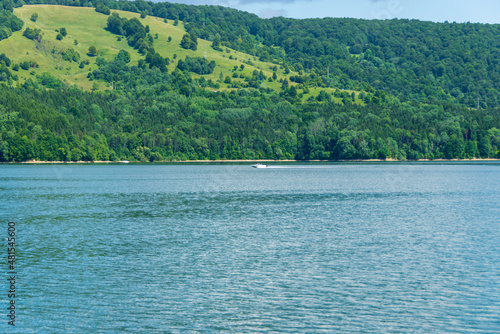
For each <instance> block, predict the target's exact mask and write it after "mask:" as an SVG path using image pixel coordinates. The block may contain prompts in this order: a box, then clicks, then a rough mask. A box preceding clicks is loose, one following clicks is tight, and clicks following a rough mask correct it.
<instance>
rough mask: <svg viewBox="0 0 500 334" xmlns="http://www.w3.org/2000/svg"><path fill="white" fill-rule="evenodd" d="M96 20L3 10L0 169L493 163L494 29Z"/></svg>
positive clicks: (221, 15)
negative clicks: (93, 164)
mask: <svg viewBox="0 0 500 334" xmlns="http://www.w3.org/2000/svg"><path fill="white" fill-rule="evenodd" d="M3 7H4V8H6V6H5V4H4V5H3ZM98 7H99V11H101V12H104V13H101V12H96V10H95V9H94V8H88V7H78V6H74V4H73V6H54V5H43V4H41V5H24V6H22V7H18V8H15V9H14V10H13V14H12V13H11V12H10V11H9V10H4V11H2V15H3V16H2V17H4V18H7V19H5V20H4V21H0V26H2V25H3V26H5V27H7V26H9V27H10V28H5V29H4V31H5V32H6V33H5V34H4V37H3V39H1V40H0V73H1V75H0V81H1V82H0V161H24V160H30V159H35V160H47V161H56V160H57V161H59V160H62V161H77V160H87V161H89V160H90V161H93V160H120V159H126V160H132V161H163V160H167V161H171V160H187V159H190V160H193V159H201V160H205V159H299V160H308V159H322V160H338V159H389V158H390V159H399V160H406V159H437V158H447V159H453V158H500V144H499V142H500V130H498V129H500V113H499V111H498V108H496V101H497V100H496V99H497V97H498V96H497V95H498V89H497V88H498V81H496V79H495V78H497V74H498V72H499V71H498V58H497V57H496V54H497V52H498V48H497V47H496V45H497V44H495V43H496V42H493V41H491V33H493V32H495V31H496V29H497V28H498V27H497V26H484V27H483V26H480V27H479V26H478V27H479V28H484V29H476V28H478V27H476V26H475V25H471V26H468V25H455V24H451V25H450V26H449V27H448V26H446V27H447V28H446V29H448V30H449V31H448V33H445V32H442V29H441V26H437V25H435V24H431V23H426V22H406V21H403V20H391V21H380V22H379V21H374V22H365V21H363V20H348V19H339V20H337V19H331V20H330V19H327V20H326V19H325V20H287V19H273V20H261V19H259V18H257V17H256V16H255V15H251V14H248V13H244V12H238V11H235V10H232V9H229V8H224V7H214V6H185V5H175V4H169V3H161V4H154V3H149V2H144V1H137V2H114V1H108V2H105V4H99V6H98ZM110 8H111V9H110ZM34 14H36V15H34ZM107 14H109V15H107ZM151 14H154V15H157V16H156V17H155V16H152V15H151ZM16 17H17V18H16ZM18 18H21V19H22V20H19V19H18ZM32 18H33V20H32ZM200 18H205V19H204V20H203V25H201V23H202V21H201V20H200ZM2 20H3V19H2ZM22 23H24V25H25V26H24V27H22V28H21V27H20V24H22ZM363 24H370V25H371V26H372V27H373V26H378V27H379V28H380V29H378V28H377V29H378V30H377V31H378V32H377V33H374V32H370V31H368V30H367V28H366V27H365V28H364V30H363V31H364V32H363V33H362V34H361V33H360V30H359V29H360V27H362V26H363ZM342 25H344V26H345V27H344V29H342V28H341V26H342ZM391 27H392V28H393V30H389V29H388V28H391ZM443 27H444V26H443ZM471 27H472V28H474V29H472V28H471ZM403 28H404V29H406V30H404V29H403ZM401 29H403V30H404V31H403V30H401ZM446 29H445V30H443V31H446ZM464 29H465V30H464ZM469 30H470V31H475V33H472V32H467V34H469V35H470V37H475V38H476V37H477V38H476V39H475V40H473V39H472V38H466V39H464V38H462V39H463V41H462V42H460V40H461V39H460V38H459V37H460V36H462V35H460V33H459V31H462V32H463V31H469ZM419 31H420V32H419ZM425 31H431V32H432V34H435V35H436V36H435V38H434V42H433V43H434V44H433V45H434V47H433V48H429V47H428V45H430V44H429V43H430V42H429V41H425V40H422V38H423V37H422V36H423V35H422V32H425ZM272 33H274V34H275V37H272V36H271V34H272ZM332 33H334V34H336V35H335V38H333V37H332V36H330V35H331V34H332ZM478 33H481V34H482V35H484V36H485V37H484V39H481V36H479V35H477V34H478ZM359 34H361V35H363V34H364V35H363V36H364V37H363V36H361V35H359ZM398 34H399V35H398ZM432 34H430V35H432ZM316 35H317V36H316ZM469 35H468V36H469ZM263 36H266V37H263ZM313 36H315V37H313ZM349 36H351V37H352V36H354V37H356V36H358V37H359V36H361V37H362V38H361V37H360V38H361V39H358V40H357V42H356V43H354V44H352V43H351V42H350V41H351V40H350V37H349ZM377 36H378V37H377ZM409 36H414V37H413V39H412V40H411V42H409V43H408V45H406V44H402V43H403V42H404V41H405V40H407V39H408V38H409ZM457 36H458V37H457ZM437 38H439V40H440V42H439V41H438V40H437ZM169 40H170V41H169ZM490 42H491V43H490ZM349 43H351V44H349ZM398 43H399V44H401V45H404V47H401V48H399V49H397V48H396V46H397V45H398ZM212 44H213V45H214V47H212ZM445 44H446V45H448V47H446V48H445V47H443V45H445ZM464 47H469V49H470V50H471V51H470V52H469V51H466V50H465V51H464V53H462V51H460V50H462V49H463V48H464ZM216 49H218V50H216ZM480 51H481V52H482V51H484V54H483V55H480V54H479V52H480ZM446 54H448V55H447V56H446ZM423 56H425V57H424V58H422V57H423ZM458 56H460V57H461V58H462V59H463V60H464V61H463V63H460V62H458V61H453V59H455V58H456V57H458ZM450 61H451V62H452V63H453V64H451V63H449V62H450ZM434 67H435V68H434ZM430 68H434V69H433V70H432V71H431V70H430ZM429 71H430V72H429ZM455 74H457V75H455ZM465 77H467V79H465ZM474 78H479V79H480V80H479V79H478V80H475V79H474ZM450 87H452V88H451V89H450ZM478 97H479V99H478ZM478 100H479V101H478ZM478 102H479V108H477V105H478ZM471 107H475V108H476V109H472V108H471Z"/></svg>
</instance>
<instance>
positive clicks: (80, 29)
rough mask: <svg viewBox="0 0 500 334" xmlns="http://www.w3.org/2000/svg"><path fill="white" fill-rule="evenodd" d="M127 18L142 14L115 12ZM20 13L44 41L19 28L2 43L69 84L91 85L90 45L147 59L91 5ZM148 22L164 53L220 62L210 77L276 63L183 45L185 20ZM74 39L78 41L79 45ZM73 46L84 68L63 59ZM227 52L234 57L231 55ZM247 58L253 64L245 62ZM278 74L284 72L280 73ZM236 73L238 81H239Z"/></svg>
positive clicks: (24, 75) (107, 55)
mask: <svg viewBox="0 0 500 334" xmlns="http://www.w3.org/2000/svg"><path fill="white" fill-rule="evenodd" d="M115 12H117V13H119V14H120V16H121V17H125V18H129V19H130V18H133V17H136V18H139V14H136V13H130V12H124V11H115ZM34 13H37V14H38V19H37V21H36V22H32V21H30V20H29V19H26V18H30V17H31V15H32V14H34ZM15 14H16V16H18V17H20V18H22V19H23V20H24V21H25V24H26V27H28V28H32V29H35V28H38V29H40V30H41V34H42V40H41V42H40V43H36V42H34V41H30V40H28V39H26V38H25V37H24V36H22V32H21V31H19V32H16V33H14V34H13V36H12V37H11V38H9V39H7V40H4V41H2V42H0V48H1V49H2V52H5V54H6V55H7V56H8V57H9V58H11V59H16V60H17V61H19V62H21V61H26V60H35V61H36V62H37V63H38V64H39V67H38V68H34V69H33V71H34V73H35V75H41V74H42V73H44V72H49V73H51V74H53V75H55V76H56V77H58V78H61V79H63V81H64V82H67V83H68V84H71V85H72V84H76V85H77V86H79V87H81V88H84V89H87V90H89V89H90V88H91V85H92V83H91V82H90V81H88V80H86V76H87V73H88V72H89V71H90V70H93V69H95V68H96V66H95V59H96V57H89V56H88V55H87V51H88V48H89V47H90V46H91V45H93V46H95V47H96V48H97V49H98V50H99V56H100V57H103V58H104V59H106V60H108V61H110V60H112V59H113V57H114V56H116V55H117V54H118V52H119V51H120V50H122V49H123V50H126V51H128V52H129V53H130V55H131V60H132V61H133V62H137V61H138V60H139V59H141V58H144V56H142V55H140V54H139V53H138V52H137V51H136V50H134V49H133V48H132V47H130V46H128V45H127V42H126V40H125V39H123V40H121V41H118V40H117V36H115V35H114V34H112V33H110V32H108V31H106V30H105V28H106V25H107V23H106V22H107V19H108V16H106V15H103V14H100V13H97V12H95V10H94V9H93V8H81V7H80V8H75V7H66V6H52V5H36V6H23V7H21V8H16V9H15ZM141 22H142V23H143V24H144V25H148V26H149V27H150V29H151V34H152V35H155V34H158V39H155V44H154V46H155V49H156V50H157V52H158V53H160V54H161V55H162V56H164V57H168V58H170V59H173V58H174V55H176V57H178V58H179V59H184V58H185V56H186V55H189V56H190V57H204V56H205V52H206V58H207V59H208V60H215V61H216V63H217V67H216V69H215V71H214V73H213V74H212V75H209V76H207V78H212V79H213V80H214V81H215V80H217V79H218V78H219V76H220V73H221V72H222V73H223V76H224V77H225V76H227V75H231V70H232V69H233V68H234V66H238V67H239V66H241V64H245V69H244V71H242V74H244V75H249V74H251V73H252V72H253V71H254V70H258V71H260V70H263V71H264V74H265V75H267V76H269V75H270V74H271V70H270V69H269V68H270V67H272V66H274V65H272V64H269V63H264V62H260V61H258V60H256V59H254V57H252V56H249V55H246V54H243V53H241V52H236V51H234V50H230V49H228V51H229V52H219V51H215V50H214V49H212V48H211V47H210V45H211V42H208V41H205V40H200V41H199V44H200V47H199V48H198V50H197V51H191V50H185V49H182V48H181V47H180V42H181V39H182V36H183V35H184V34H185V30H184V28H183V24H182V23H180V24H179V25H178V26H174V25H173V21H168V22H166V23H165V22H164V20H163V19H159V18H155V17H151V16H148V17H146V18H144V19H141ZM62 27H64V28H65V29H66V31H67V32H68V35H67V36H66V37H65V38H63V39H62V40H60V41H58V40H56V36H57V34H58V32H56V30H57V29H60V28H62ZM168 37H171V38H172V40H171V42H168V41H167V39H168ZM75 41H77V42H78V45H75V44H74V43H75ZM205 44H206V45H205ZM69 48H73V49H74V50H76V51H77V52H78V53H79V54H80V55H81V60H88V61H89V62H90V66H88V67H85V68H84V69H80V68H79V63H76V62H67V61H64V60H63V59H62V57H61V53H62V52H63V51H65V50H67V49H69ZM229 56H232V58H235V59H234V60H232V59H229ZM248 61H251V62H252V63H254V65H253V66H252V65H249V64H247V62H248ZM175 66H176V65H175V62H172V63H171V64H170V65H169V70H170V71H171V70H173V69H174V68H175ZM278 74H279V75H280V77H281V76H283V75H282V73H279V71H278ZM19 77H20V78H21V79H22V80H26V79H28V78H30V73H29V72H22V71H21V72H19ZM239 79H240V78H237V79H236V80H239ZM267 85H269V86H271V87H273V88H277V87H278V84H277V83H276V82H274V84H273V83H269V84H267Z"/></svg>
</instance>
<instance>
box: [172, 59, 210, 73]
mask: <svg viewBox="0 0 500 334" xmlns="http://www.w3.org/2000/svg"><path fill="white" fill-rule="evenodd" d="M215 66H216V63H215V61H213V60H212V61H210V62H209V61H208V60H206V59H205V58H201V57H189V56H186V59H185V60H184V61H183V60H182V59H179V61H178V63H177V68H178V69H179V70H181V71H190V72H193V73H197V74H202V75H203V74H212V73H213V72H214V69H215Z"/></svg>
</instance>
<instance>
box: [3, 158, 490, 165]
mask: <svg viewBox="0 0 500 334" xmlns="http://www.w3.org/2000/svg"><path fill="white" fill-rule="evenodd" d="M480 161H500V159H497V158H485V159H479V158H473V159H417V160H396V159H352V160H292V159H286V160H272V159H258V160H247V159H234V160H229V159H221V160H177V161H166V160H165V161H155V162H149V161H148V162H141V161H130V163H142V164H154V163H174V164H175V163H221V162H224V163H226V162H248V163H253V162H256V163H259V162H304V163H307V162H401V163H405V162H480ZM120 163H121V164H127V163H128V162H124V161H101V160H96V161H83V160H80V161H39V160H28V161H21V162H13V161H6V162H0V164H120Z"/></svg>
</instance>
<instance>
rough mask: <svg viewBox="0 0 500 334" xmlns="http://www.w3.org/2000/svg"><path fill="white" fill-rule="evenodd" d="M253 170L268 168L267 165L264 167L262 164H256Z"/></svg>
mask: <svg viewBox="0 0 500 334" xmlns="http://www.w3.org/2000/svg"><path fill="white" fill-rule="evenodd" d="M252 167H253V168H267V165H262V164H256V165H252Z"/></svg>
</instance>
